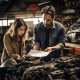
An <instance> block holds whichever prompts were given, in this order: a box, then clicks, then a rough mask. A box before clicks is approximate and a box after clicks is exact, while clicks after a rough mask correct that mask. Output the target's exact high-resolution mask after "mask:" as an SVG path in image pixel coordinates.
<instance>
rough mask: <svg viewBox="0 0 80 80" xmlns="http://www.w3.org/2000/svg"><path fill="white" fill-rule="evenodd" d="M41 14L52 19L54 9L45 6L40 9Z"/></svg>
mask: <svg viewBox="0 0 80 80" xmlns="http://www.w3.org/2000/svg"><path fill="white" fill-rule="evenodd" d="M41 13H42V14H43V13H45V14H50V15H51V16H52V18H53V17H54V15H55V8H54V7H53V6H45V7H43V8H42V10H41Z"/></svg>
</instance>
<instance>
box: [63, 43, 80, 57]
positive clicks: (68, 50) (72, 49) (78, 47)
mask: <svg viewBox="0 0 80 80" xmlns="http://www.w3.org/2000/svg"><path fill="white" fill-rule="evenodd" d="M69 54H73V55H74V54H80V44H74V43H65V47H64V48H63V50H62V56H68V55H69Z"/></svg>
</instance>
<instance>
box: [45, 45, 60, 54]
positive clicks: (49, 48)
mask: <svg viewBox="0 0 80 80" xmlns="http://www.w3.org/2000/svg"><path fill="white" fill-rule="evenodd" d="M52 50H61V47H60V46H59V45H56V46H52V47H47V48H46V49H45V50H44V51H45V52H46V51H52Z"/></svg>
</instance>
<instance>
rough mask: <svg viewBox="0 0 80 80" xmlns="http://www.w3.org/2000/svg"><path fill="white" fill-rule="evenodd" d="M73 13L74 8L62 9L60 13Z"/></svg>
mask: <svg viewBox="0 0 80 80" xmlns="http://www.w3.org/2000/svg"><path fill="white" fill-rule="evenodd" d="M68 13H75V10H74V9H66V10H63V11H62V14H68Z"/></svg>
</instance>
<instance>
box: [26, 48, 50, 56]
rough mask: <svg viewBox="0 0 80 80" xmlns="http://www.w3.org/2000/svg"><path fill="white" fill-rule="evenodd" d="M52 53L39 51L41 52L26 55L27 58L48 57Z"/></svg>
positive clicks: (31, 52) (33, 51)
mask: <svg viewBox="0 0 80 80" xmlns="http://www.w3.org/2000/svg"><path fill="white" fill-rule="evenodd" d="M49 53H50V52H44V51H39V50H32V49H31V50H30V52H29V53H28V54H27V55H25V57H27V56H28V57H44V56H47V55H48V54H49Z"/></svg>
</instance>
